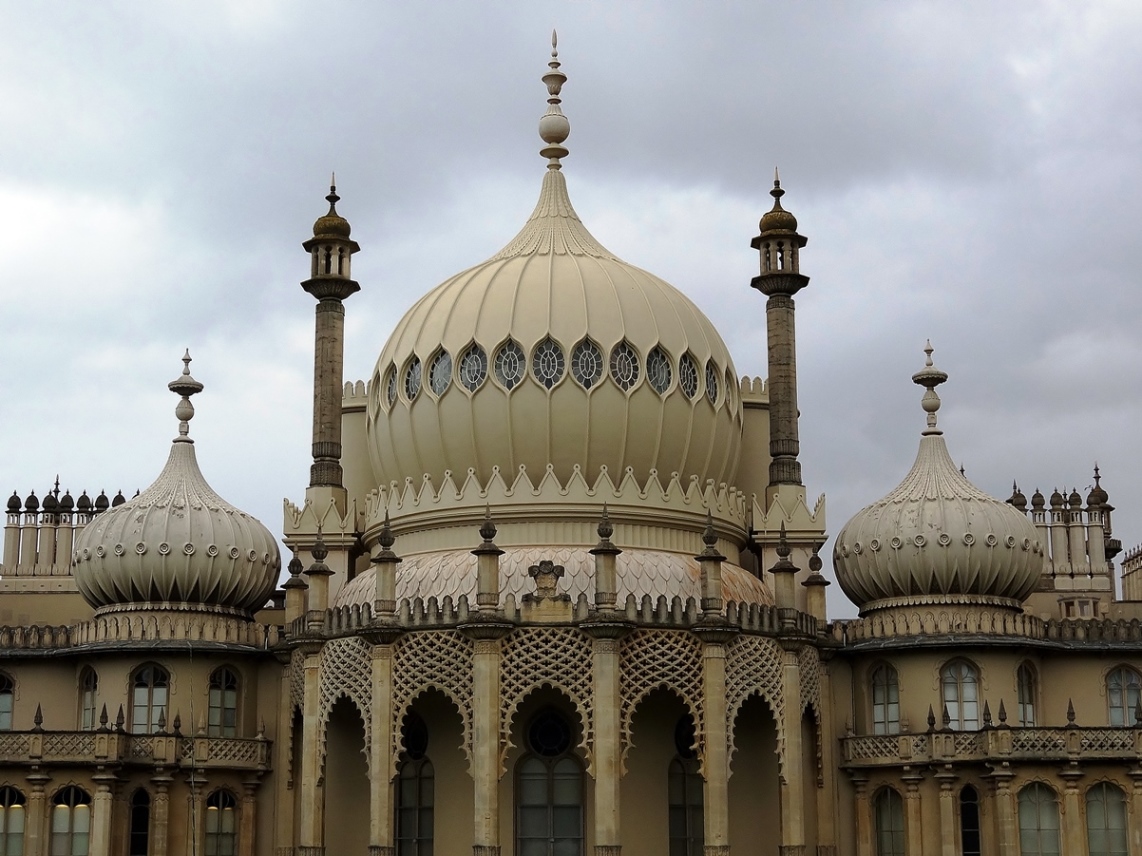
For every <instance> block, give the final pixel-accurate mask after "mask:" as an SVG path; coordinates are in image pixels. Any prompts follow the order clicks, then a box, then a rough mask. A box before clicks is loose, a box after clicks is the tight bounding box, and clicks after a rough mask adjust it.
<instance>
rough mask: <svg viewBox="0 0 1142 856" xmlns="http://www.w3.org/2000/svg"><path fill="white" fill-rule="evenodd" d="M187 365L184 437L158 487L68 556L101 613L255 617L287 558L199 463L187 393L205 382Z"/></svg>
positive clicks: (106, 516) (178, 384)
mask: <svg viewBox="0 0 1142 856" xmlns="http://www.w3.org/2000/svg"><path fill="white" fill-rule="evenodd" d="M183 362H184V363H185V364H186V368H184V370H183V375H182V377H180V378H179V379H178V380H175V381H172V382H171V384H170V388H171V389H172V390H173V391H174V392H176V393H178V394H180V395H181V396H182V400H181V401H180V402H179V405H178V408H177V409H176V411H175V414H176V415H177V416H178V418H179V420H180V426H179V436H178V437H176V438H175V440H174V443H173V445H172V447H171V452H170V457H169V458H168V459H167V464H166V466H165V467H164V468H163V471H162V473H161V474H160V475H159V477H158V478H157V479H156V480H155V483H154V484H152V485H151V486H150V487H148V488H147V489H146V490H144V491H143V492H142V493H141V494H139V495H138V496H136V497H135V498H134V499H130V500H128V501H127V502H124V503H123V504H122V505H119V506H117V507H114V508H112V509H110V510H109V511H105V512H104V513H102V514H100V515H98V516H96V517H95V518H94V519H93V520H92V521H91V523H89V524H88V525H87V526H86V527H85V528H84V529H83V531H82V532H81V533H80V534H79V535H78V537H77V538H76V542H75V550H74V553H73V556H72V564H73V573H74V575H75V582H76V586H77V587H78V588H79V591H80V594H82V595H83V597H84V598H85V599H86V600H87V602H88V603H90V604H91V605H92V606H93V607H96V608H97V609H106V610H108V611H114V610H118V609H156V608H160V609H163V608H167V609H169V608H191V609H204V608H205V609H208V610H212V611H224V612H233V613H237V614H245V615H248V614H251V613H253V612H254V611H255V610H257V609H260V608H261V607H262V606H263V605H264V604H265V603H266V601H267V599H268V598H269V596H270V594H271V592H273V589H274V585H275V584H276V582H277V578H278V572H279V570H280V569H281V556H280V554H279V552H278V547H277V544H276V543H275V541H274V537H273V535H271V534H270V531H269V530H268V529H266V527H265V526H263V525H262V524H261V523H260V522H258V521H257V520H256V519H255V518H253V517H251V516H250V515H248V514H246V513H245V512H243V511H239V510H238V509H237V508H235V507H234V506H232V505H230V504H229V503H228V502H226V500H224V499H222V498H221V497H220V496H219V495H218V494H217V493H215V492H214V490H213V489H212V488H211V487H210V485H208V484H207V483H206V479H205V478H204V477H203V475H202V472H201V471H200V470H199V468H198V460H197V458H196V456H195V453H194V441H193V440H191V439H190V437H189V436H188V433H189V432H188V422H189V420H190V419H191V418H192V417H193V415H194V408H193V407H192V406H191V403H190V400H189V396H190V395H193V394H194V393H196V392H199V391H201V389H202V384H200V383H199V382H198V381H196V380H194V378H192V377H191V376H190V365H189V364H190V355H189V354H188V355H187V356H186V357H184V358H183Z"/></svg>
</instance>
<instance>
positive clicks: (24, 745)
mask: <svg viewBox="0 0 1142 856" xmlns="http://www.w3.org/2000/svg"><path fill="white" fill-rule="evenodd" d="M270 745H271V743H270V741H269V740H268V739H267V738H266V737H264V736H262V735H259V736H258V737H252V738H247V737H184V736H181V735H175V734H127V733H125V732H122V731H112V730H100V731H7V732H3V733H0V767H7V766H13V767H21V768H27V766H28V765H29V764H37V765H41V766H44V767H52V766H69V767H74V766H87V765H98V766H103V767H106V766H129V765H139V766H144V767H168V768H182V769H186V770H189V769H192V768H193V769H197V770H203V769H206V770H209V769H216V770H237V771H242V772H249V773H257V774H261V773H264V772H266V771H268V770H269V769H270Z"/></svg>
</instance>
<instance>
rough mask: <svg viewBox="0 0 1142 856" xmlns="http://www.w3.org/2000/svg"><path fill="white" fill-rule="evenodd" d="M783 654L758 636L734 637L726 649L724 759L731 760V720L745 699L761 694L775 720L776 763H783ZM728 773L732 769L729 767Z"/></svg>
mask: <svg viewBox="0 0 1142 856" xmlns="http://www.w3.org/2000/svg"><path fill="white" fill-rule="evenodd" d="M783 668H784V657H783V653H782V650H781V647H780V646H779V645H778V644H777V643H776V642H774V641H773V640H772V639H767V638H764V637H761V636H738V637H737V638H736V639H734V641H733V642H732V643H730V646H729V648H728V649H727V650H726V734H727V735H728V738H729V746H727V747H726V748H727V752H728V760H729V761H731V762H732V761H733V755H734V751H735V750H736V749H737V746H736V745H735V743H734V736H735V735H734V720H736V719H737V716H738V712H739V711H740V710H741V707H742V705H743V704H745V701H746V699H748V698H749V697H750V696H753V695H758V696H761V698H762V700H764V701H765V703H766V704H767V705H769V709H770V711H771V712H772V713H773V719H774V720H775V722H776V723H777V766H778V770H781V769H784V764H785V738H784V736H783V735H784V734H785V692H784V689H783V687H782V670H783ZM731 773H732V769H731Z"/></svg>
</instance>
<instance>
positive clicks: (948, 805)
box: [936, 767, 960, 856]
mask: <svg viewBox="0 0 1142 856" xmlns="http://www.w3.org/2000/svg"><path fill="white" fill-rule="evenodd" d="M956 780H957V776H956V774H955V773H953V772H952V770H951V769H950V767H945V768H944V769H943V770H940V771H939V772H938V773H936V781H937V782H939V783H940V856H956V854H957V853H959V852H960V837H959V834H958V831H959V827H958V824H957V823H956V792H955V787H956Z"/></svg>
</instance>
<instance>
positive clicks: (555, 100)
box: [539, 30, 571, 169]
mask: <svg viewBox="0 0 1142 856" xmlns="http://www.w3.org/2000/svg"><path fill="white" fill-rule="evenodd" d="M558 44H559V38H558V35H557V34H556V32H555V31H554V30H552V31H551V61H550V62H549V63H548V64H547V65H548V66H549V67H550V69H551V70H550V71H548V72H547V73H546V74H545V75H543V77H542V78H541V79H542V80H543V82H544V83H545V84H547V95H548V98H547V112H545V113H544V114H543V115H542V116H541V117H540V119H539V136H540V138H541V139H542V140H543V142H545V143H547V145H546V146H544V147H543V148H542V149H540V150H539V153H540V154H541V155H542V156H543V157H545V158H547V159H548V163H547V168H548V169H560V168H561V167H562V164H560V163H559V159H560V158H565V157H567V147H566V146H565V145H563V142H564V141H565V140H566V139H567V137H568V135H570V133H571V123H570V122H568V121H567V117H566V116H564V115H563V110H562V108H560V106H559V105H560V103H562V101H563V99H562V98H560V97H559V93H560V92H561V91H562V89H563V84H564V83H565V82H566V81H567V75H566V74H564V73H563V72H562V71H560V70H559V65H560V63H559V50H558Z"/></svg>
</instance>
